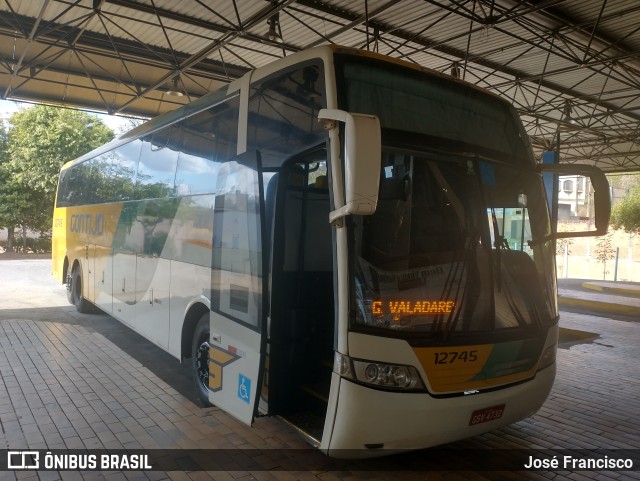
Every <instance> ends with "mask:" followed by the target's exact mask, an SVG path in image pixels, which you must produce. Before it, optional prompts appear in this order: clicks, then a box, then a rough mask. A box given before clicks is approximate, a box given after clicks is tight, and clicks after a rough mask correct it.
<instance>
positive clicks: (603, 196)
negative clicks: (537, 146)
mask: <svg viewBox="0 0 640 481" xmlns="http://www.w3.org/2000/svg"><path fill="white" fill-rule="evenodd" d="M538 171H540V172H549V173H553V174H560V175H581V176H584V177H589V179H590V180H591V185H592V186H593V193H594V199H593V204H594V213H595V225H596V230H594V231H578V232H556V233H555V234H553V237H554V238H556V239H563V238H567V237H586V236H597V235H604V234H606V233H607V229H608V227H609V217H610V216H611V197H610V194H609V181H608V180H607V178H606V177H605V175H604V173H603V172H602V171H601V170H600V169H598V168H597V167H594V166H592V165H580V164H539V165H538Z"/></svg>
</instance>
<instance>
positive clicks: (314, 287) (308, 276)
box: [262, 149, 335, 442]
mask: <svg viewBox="0 0 640 481" xmlns="http://www.w3.org/2000/svg"><path fill="white" fill-rule="evenodd" d="M265 195H266V209H265V211H266V212H265V213H266V218H267V232H268V234H267V237H268V238H269V239H272V243H271V245H272V246H273V250H272V251H271V262H270V265H271V276H270V291H271V303H270V316H269V317H270V321H271V322H270V323H269V327H268V329H269V333H268V347H267V353H268V356H267V360H266V363H265V364H266V365H265V368H266V375H265V388H266V389H264V390H263V399H262V401H263V402H264V401H265V399H264V398H265V394H266V400H268V412H269V413H270V414H275V415H278V416H280V418H281V419H283V420H284V421H285V422H287V423H288V424H290V425H292V426H294V427H295V428H297V429H298V430H300V431H301V432H303V433H304V434H306V435H307V436H309V437H310V438H311V441H312V442H319V441H320V440H321V438H322V431H323V428H324V419H325V416H326V410H327V402H328V396H329V386H330V381H331V371H332V366H333V346H334V319H335V315H334V300H333V299H334V292H333V249H332V245H333V241H332V232H331V225H330V224H329V208H330V203H329V188H328V182H327V168H326V150H325V149H317V150H314V151H312V152H311V153H308V154H306V155H305V156H304V157H303V158H300V157H298V158H297V159H293V160H292V161H291V162H289V163H287V164H286V165H285V167H284V168H283V169H281V170H280V171H279V172H278V173H277V174H275V175H273V176H272V177H271V179H270V180H269V182H268V183H267V185H266V193H265Z"/></svg>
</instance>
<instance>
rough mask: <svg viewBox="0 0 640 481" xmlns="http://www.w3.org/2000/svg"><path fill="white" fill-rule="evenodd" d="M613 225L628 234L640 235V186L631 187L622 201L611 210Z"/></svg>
mask: <svg viewBox="0 0 640 481" xmlns="http://www.w3.org/2000/svg"><path fill="white" fill-rule="evenodd" d="M611 225H612V226H613V227H614V228H616V229H624V230H625V231H626V232H630V233H635V234H639V233H640V184H636V185H635V186H633V187H631V188H630V189H629V191H628V193H627V195H625V196H624V198H623V199H622V201H621V202H620V203H619V204H617V205H615V206H614V207H613V209H611Z"/></svg>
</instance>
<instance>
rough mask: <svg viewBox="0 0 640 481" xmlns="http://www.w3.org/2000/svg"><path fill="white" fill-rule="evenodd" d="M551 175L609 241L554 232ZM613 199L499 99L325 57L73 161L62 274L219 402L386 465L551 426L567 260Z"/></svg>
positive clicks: (428, 76)
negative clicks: (539, 419)
mask: <svg viewBox="0 0 640 481" xmlns="http://www.w3.org/2000/svg"><path fill="white" fill-rule="evenodd" d="M543 172H551V173H554V175H555V174H559V173H565V174H570V175H576V174H580V175H585V176H589V177H590V178H591V181H592V183H593V185H594V188H595V192H596V193H595V197H596V199H595V209H596V214H597V215H596V230H595V231H593V232H583V233H576V232H573V233H570V234H566V233H555V232H554V230H553V229H552V226H551V222H550V215H549V208H548V204H547V197H546V194H545V189H544V183H543ZM608 195H609V194H608V184H607V182H606V178H605V177H604V175H603V174H602V172H600V171H599V170H598V169H595V168H593V167H589V166H578V165H562V164H551V165H548V166H544V165H541V164H539V163H537V162H536V160H535V158H534V155H533V152H532V149H531V147H530V145H529V141H528V137H527V134H526V132H525V130H524V128H523V126H522V124H521V122H520V120H519V118H518V115H517V113H516V111H515V110H514V108H513V107H512V106H511V105H510V104H509V103H508V102H507V101H505V100H503V99H501V98H499V97H498V96H496V95H494V94H492V93H489V92H487V91H485V90H482V89H480V88H477V87H475V86H473V85H470V84H468V83H466V82H464V81H461V80H459V79H456V78H453V77H450V76H448V75H443V74H440V73H437V72H434V71H431V70H428V69H425V68H422V67H418V66H416V65H412V64H409V63H405V62H402V61H399V60H394V59H392V58H388V57H384V56H381V55H378V54H374V53H371V52H365V51H360V50H355V49H349V48H344V47H339V46H321V47H317V48H313V49H310V50H307V51H302V52H299V53H296V54H294V55H290V56H287V57H285V58H282V59H280V60H277V61H275V62H273V63H272V64H269V65H267V66H264V67H261V68H258V69H256V70H254V71H251V72H249V73H247V74H245V75H244V76H243V77H241V78H239V79H237V80H234V81H232V82H231V83H229V84H228V85H227V86H225V87H223V88H222V89H220V90H218V91H215V92H212V93H210V94H207V95H205V96H203V97H201V98H199V99H197V100H195V101H193V102H192V103H189V104H187V105H184V106H182V107H180V108H178V109H176V110H174V111H172V112H170V113H167V114H164V115H161V116H158V117H156V118H154V119H152V120H150V121H149V122H147V123H145V124H143V125H141V126H138V127H136V128H134V129H133V130H131V131H130V132H128V133H126V134H123V135H122V136H120V137H118V138H116V139H114V140H113V141H111V142H110V143H108V144H106V145H104V146H102V147H100V148H98V149H96V150H94V151H92V152H90V153H88V154H86V155H84V156H82V157H81V158H78V159H76V160H73V161H70V162H68V163H66V164H65V165H64V166H63V167H62V169H61V172H60V180H59V186H58V190H57V197H56V204H55V210H54V214H53V225H54V227H53V254H52V256H53V269H52V271H53V275H54V276H55V278H56V279H57V280H58V281H60V282H61V283H64V284H66V286H67V295H68V298H69V301H70V302H71V303H72V304H74V305H75V306H76V308H77V309H78V311H80V312H87V311H91V310H94V309H96V308H97V309H99V310H100V311H103V312H105V313H107V314H109V315H111V316H113V317H114V318H116V319H117V320H119V321H121V322H123V323H124V324H126V325H128V326H129V327H131V328H132V329H133V330H135V331H137V332H138V333H140V334H141V335H142V336H144V337H145V338H147V339H149V340H150V341H152V342H153V343H155V344H157V345H158V346H160V347H161V348H162V349H165V350H166V351H168V352H169V353H170V354H172V355H173V356H175V357H176V358H177V359H178V360H179V361H180V362H185V363H189V365H190V366H191V371H192V375H193V380H194V384H195V387H196V391H197V395H198V398H199V399H200V400H201V401H202V403H203V404H205V405H216V406H218V407H220V408H221V409H223V410H224V411H226V412H228V413H230V414H231V415H233V416H235V417H236V418H237V419H239V420H240V421H242V422H243V423H246V424H248V425H251V424H252V423H253V421H254V419H255V417H256V416H258V415H274V416H278V417H279V418H280V419H283V420H285V421H286V422H287V423H288V424H289V425H290V426H292V427H293V428H295V429H296V430H298V431H299V432H300V433H301V434H303V435H304V436H305V437H306V439H307V440H308V441H309V442H311V443H313V444H314V445H315V446H317V447H318V448H320V449H321V450H322V451H323V452H325V453H327V454H329V455H333V456H355V457H358V456H363V457H364V456H380V455H384V454H389V453H392V452H399V451H407V450H413V449H420V448H426V447H430V446H435V445H440V444H444V443H448V442H452V441H455V440H459V439H462V438H467V437H471V436H475V435H477V434H480V433H484V432H486V431H489V430H494V429H496V428H498V427H501V426H504V425H507V424H510V423H514V422H516V421H518V420H521V419H523V418H525V417H527V416H530V415H532V414H533V413H535V412H536V410H537V409H538V408H539V407H540V406H541V405H542V403H543V402H544V400H545V398H546V397H547V395H548V393H549V391H550V389H551V386H552V383H553V380H554V376H555V359H556V349H557V344H558V308H557V297H556V296H557V286H556V274H555V272H556V271H555V251H554V246H555V245H554V242H555V239H556V238H558V237H562V236H567V235H592V234H602V233H604V232H606V230H607V223H608V212H609V197H608ZM345 453H347V454H345Z"/></svg>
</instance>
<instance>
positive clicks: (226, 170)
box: [209, 152, 266, 425]
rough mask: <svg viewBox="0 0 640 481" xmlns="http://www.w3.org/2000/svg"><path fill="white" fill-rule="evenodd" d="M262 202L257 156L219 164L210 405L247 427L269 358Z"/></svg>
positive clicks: (253, 153) (213, 278)
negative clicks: (266, 335) (265, 305)
mask: <svg viewBox="0 0 640 481" xmlns="http://www.w3.org/2000/svg"><path fill="white" fill-rule="evenodd" d="M261 199H263V180H262V172H261V165H260V157H259V154H258V153H257V152H246V153H245V154H242V155H239V156H237V157H235V158H234V159H232V160H231V161H229V162H225V163H224V164H222V165H221V166H220V170H219V172H218V180H217V186H216V198H215V204H214V214H213V215H214V229H213V232H214V234H213V246H212V269H211V291H212V292H211V316H210V341H209V401H210V402H211V403H213V404H214V405H216V406H218V407H220V408H222V409H224V410H225V411H227V412H228V413H229V414H231V415H233V416H235V417H236V418H238V419H239V420H240V421H242V422H244V423H246V424H248V425H251V423H252V422H253V418H254V415H255V413H256V408H257V401H258V397H259V392H260V386H261V384H262V379H261V377H262V372H263V369H262V366H263V364H264V356H265V333H266V309H265V308H264V304H263V303H264V302H265V301H264V299H265V297H266V296H264V295H263V292H266V291H265V289H264V288H263V286H264V279H265V276H264V273H265V272H266V269H265V265H264V259H263V252H262V251H263V249H262V242H263V239H264V212H263V203H262V202H261Z"/></svg>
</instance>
